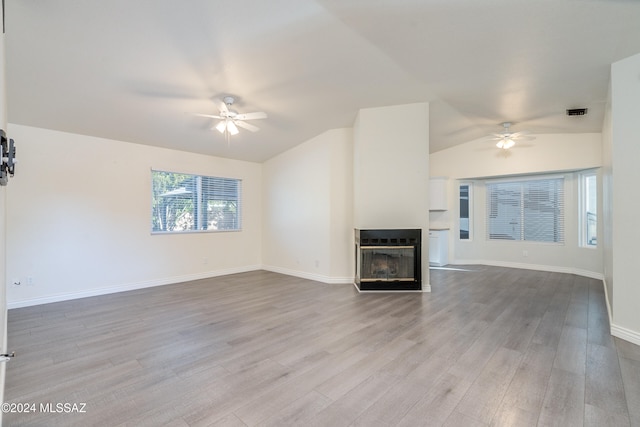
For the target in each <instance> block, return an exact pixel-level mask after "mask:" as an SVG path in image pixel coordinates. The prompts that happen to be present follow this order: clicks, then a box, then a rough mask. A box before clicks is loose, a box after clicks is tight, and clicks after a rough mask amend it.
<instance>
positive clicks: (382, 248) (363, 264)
mask: <svg viewBox="0 0 640 427" xmlns="http://www.w3.org/2000/svg"><path fill="white" fill-rule="evenodd" d="M355 232H356V235H355V242H356V277H355V285H356V286H357V287H358V289H359V290H361V291H419V290H422V282H421V280H420V272H421V266H420V247H421V244H422V243H421V242H422V239H421V237H422V230H420V229H399V230H393V229H391V230H358V229H356V231H355Z"/></svg>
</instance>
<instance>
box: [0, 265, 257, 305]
mask: <svg viewBox="0 0 640 427" xmlns="http://www.w3.org/2000/svg"><path fill="white" fill-rule="evenodd" d="M255 270H260V266H259V265H250V266H245V267H238V268H227V269H224V270H216V271H207V272H203V273H194V274H185V275H183V276H174V277H166V278H162V279H153V280H145V281H141V282H133V283H125V284H122V285H116V286H109V287H104V288H96V289H87V290H82V291H78V292H68V293H62V294H55V295H46V296H41V297H36V298H29V299H22V300H17V301H8V302H7V308H8V309H12V308H21V307H30V306H33V305H40V304H49V303H52V302H60V301H67V300H73V299H79V298H86V297H95V296H98V295H107V294H114V293H117V292H126V291H133V290H136V289H143V288H151V287H154V286H163V285H172V284H174V283H182V282H189V281H192V280H200V279H209V278H211V277H217V276H226V275H228V274H236V273H245V272H247V271H255Z"/></svg>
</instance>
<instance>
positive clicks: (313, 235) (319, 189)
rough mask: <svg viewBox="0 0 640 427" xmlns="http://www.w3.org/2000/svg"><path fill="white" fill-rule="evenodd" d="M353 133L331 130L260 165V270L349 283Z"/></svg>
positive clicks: (350, 277)
mask: <svg viewBox="0 0 640 427" xmlns="http://www.w3.org/2000/svg"><path fill="white" fill-rule="evenodd" d="M352 132H353V131H352V129H333V130H330V131H327V132H325V133H323V134H321V135H319V136H317V137H315V138H312V139H310V140H309V141H306V142H304V143H302V144H300V145H298V146H296V147H294V148H292V149H290V150H288V151H286V152H284V153H282V154H280V155H278V156H275V157H273V158H271V159H269V160H267V161H266V162H264V163H263V165H262V167H263V173H262V176H263V184H262V187H263V189H262V194H263V207H264V209H263V225H262V228H263V230H264V232H263V240H262V254H263V255H262V263H263V268H265V269H267V270H272V271H277V272H280V273H284V274H290V275H294V276H298V277H304V278H308V279H312V280H317V281H321V282H325V283H351V282H352V281H353V265H352V264H353V262H352V261H353V253H352V252H353V222H352V205H353V201H352V199H353V193H352V187H353V186H352V161H351V159H352V151H353V149H352V139H353V134H352Z"/></svg>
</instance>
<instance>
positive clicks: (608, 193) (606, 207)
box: [600, 86, 615, 316]
mask: <svg viewBox="0 0 640 427" xmlns="http://www.w3.org/2000/svg"><path fill="white" fill-rule="evenodd" d="M612 153H613V147H612V129H611V86H609V93H608V96H607V104H606V106H605V112H604V121H603V124H602V224H603V227H602V228H603V230H602V234H601V236H602V238H601V239H600V240H601V242H602V257H603V259H602V264H603V267H602V268H603V275H604V283H605V290H606V296H607V308H608V310H609V316H613V300H614V298H615V295H614V293H613V211H612V207H613V175H612V173H613V170H612V166H613V164H612V158H611V156H612Z"/></svg>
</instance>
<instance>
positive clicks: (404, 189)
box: [353, 103, 429, 290]
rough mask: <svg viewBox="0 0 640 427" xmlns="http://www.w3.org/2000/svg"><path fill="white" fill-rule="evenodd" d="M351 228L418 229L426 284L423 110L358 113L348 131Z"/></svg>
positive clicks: (386, 109)
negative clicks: (351, 167) (351, 135)
mask: <svg viewBox="0 0 640 427" xmlns="http://www.w3.org/2000/svg"><path fill="white" fill-rule="evenodd" d="M353 145H354V151H353V153H354V157H353V160H354V162H353V193H354V194H353V195H354V207H353V209H354V226H355V228H361V229H376V228H378V229H386V228H420V229H422V240H423V244H422V260H421V262H422V282H423V289H426V290H428V283H429V247H428V230H429V202H428V200H429V104H427V103H416V104H407V105H397V106H391V107H381V108H367V109H362V110H360V112H359V113H358V116H357V118H356V122H355V125H354V129H353Z"/></svg>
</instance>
